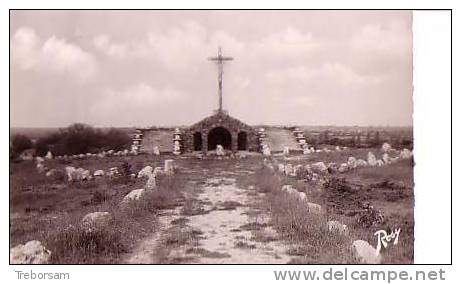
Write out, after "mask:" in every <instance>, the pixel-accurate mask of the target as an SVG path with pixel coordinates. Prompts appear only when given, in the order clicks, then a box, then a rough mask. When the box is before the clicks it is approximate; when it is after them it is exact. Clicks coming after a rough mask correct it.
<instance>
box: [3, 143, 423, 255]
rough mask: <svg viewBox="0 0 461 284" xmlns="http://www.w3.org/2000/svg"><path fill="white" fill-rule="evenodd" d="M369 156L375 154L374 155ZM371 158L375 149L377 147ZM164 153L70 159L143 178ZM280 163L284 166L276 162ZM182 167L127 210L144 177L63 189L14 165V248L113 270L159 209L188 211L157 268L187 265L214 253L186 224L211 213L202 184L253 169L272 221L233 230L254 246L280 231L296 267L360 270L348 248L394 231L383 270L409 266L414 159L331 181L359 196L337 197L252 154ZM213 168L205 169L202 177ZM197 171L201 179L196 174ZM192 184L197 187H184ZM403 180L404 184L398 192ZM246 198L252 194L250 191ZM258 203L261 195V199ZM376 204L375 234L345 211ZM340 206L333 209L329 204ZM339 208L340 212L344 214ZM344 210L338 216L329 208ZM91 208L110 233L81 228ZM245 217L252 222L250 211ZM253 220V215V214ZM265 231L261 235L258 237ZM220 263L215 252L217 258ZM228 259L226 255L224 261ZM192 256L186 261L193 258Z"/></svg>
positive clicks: (322, 157) (323, 157)
mask: <svg viewBox="0 0 461 284" xmlns="http://www.w3.org/2000/svg"><path fill="white" fill-rule="evenodd" d="M369 150H370V149H351V150H350V151H344V152H332V153H314V154H311V155H308V156H302V158H301V159H299V160H298V159H297V158H296V157H291V158H292V160H291V161H284V162H285V163H292V164H293V165H295V164H298V163H300V164H306V163H312V162H317V161H324V162H325V163H327V162H336V163H342V162H345V161H347V158H348V157H349V156H355V157H357V158H362V159H366V155H367V153H368V151H369ZM371 150H372V149H371ZM372 151H374V152H375V154H378V153H379V152H378V151H375V150H372ZM167 158H171V157H168V156H160V157H154V156H148V155H139V156H134V157H107V158H105V159H101V160H100V159H97V158H85V159H82V160H75V161H73V162H72V164H71V165H72V166H74V167H83V168H85V169H89V170H91V171H94V170H97V169H103V170H107V169H109V168H110V167H114V166H117V167H120V165H121V164H122V163H123V162H125V161H128V162H129V163H130V164H131V165H132V166H133V171H134V172H137V171H139V170H140V169H142V168H143V167H144V166H146V165H151V166H152V167H156V166H162V165H163V159H167ZM276 159H278V160H280V161H281V159H283V158H281V157H277V158H276ZM177 162H178V164H180V166H181V167H182V168H185V169H187V170H188V171H189V172H188V173H186V172H185V173H184V174H179V175H175V176H174V178H172V179H171V178H168V177H165V178H163V179H159V180H158V185H159V186H158V190H156V191H153V192H151V193H149V194H147V195H145V197H146V198H144V199H143V200H141V201H138V202H134V203H133V204H132V205H131V206H127V207H123V208H122V207H120V206H119V205H120V201H121V200H122V199H123V197H124V196H125V195H126V194H127V193H129V192H130V191H131V190H133V189H138V188H143V187H144V185H145V182H146V181H145V180H143V179H123V180H122V179H116V180H110V179H107V178H101V179H97V180H94V181H91V182H81V183H78V182H74V183H67V182H65V181H62V180H59V179H50V178H46V177H45V175H44V174H38V173H37V171H36V168H35V164H34V163H33V162H27V161H25V162H20V163H12V164H11V168H10V185H11V186H10V205H11V206H10V208H11V222H10V223H11V226H10V236H11V243H10V246H15V245H17V244H20V243H25V242H27V241H29V240H34V239H36V240H39V241H41V242H42V243H44V244H45V246H46V247H47V248H48V249H50V250H51V251H52V262H53V263H117V262H120V260H121V257H122V256H123V255H124V254H126V253H127V252H130V251H131V250H132V249H133V246H134V245H135V244H136V243H137V242H138V241H139V240H140V239H142V238H143V237H145V236H148V235H150V234H151V233H152V232H153V231H155V230H158V228H157V224H156V218H157V215H158V214H159V212H161V211H162V210H163V209H171V208H176V207H179V206H180V207H182V208H181V213H182V214H183V215H184V217H182V218H178V219H176V220H173V221H172V222H171V225H172V228H171V230H169V231H167V232H166V234H164V235H165V236H166V237H165V238H163V239H162V240H161V242H162V247H161V248H159V249H158V250H156V252H155V253H156V255H155V258H156V261H157V262H158V263H184V262H188V261H193V259H194V258H195V257H196V256H195V255H198V256H203V257H213V254H214V252H211V251H206V249H203V250H202V249H201V248H200V247H199V246H198V242H199V240H200V238H201V237H202V236H201V232H200V231H195V232H193V231H191V230H190V228H188V226H187V225H186V223H187V219H185V218H187V216H192V215H197V214H205V213H206V210H205V209H204V206H205V205H206V204H205V203H203V202H200V201H199V200H197V198H196V197H197V196H196V195H197V194H199V193H200V192H199V191H200V186H199V185H201V184H200V183H201V182H203V181H204V180H205V179H206V178H207V177H211V176H213V175H214V173H217V172H219V171H228V170H229V169H235V170H239V169H241V170H248V169H251V170H252V171H255V173H254V174H249V175H247V176H241V177H239V179H237V185H238V187H240V188H249V186H254V190H253V191H254V192H249V194H250V195H251V194H253V195H254V196H256V195H258V197H257V199H258V200H260V202H256V204H251V205H250V207H251V208H250V209H251V210H250V211H252V212H253V211H254V212H255V213H254V214H253V215H258V214H261V212H262V213H264V214H265V213H267V214H269V216H270V220H269V221H267V220H264V223H258V222H256V221H255V222H249V223H248V224H245V225H244V226H242V227H239V228H234V230H235V231H242V230H250V231H251V232H252V235H253V237H254V239H252V240H253V241H258V242H264V241H272V240H273V239H270V236H269V237H268V238H265V235H264V231H265V229H266V228H264V227H265V226H269V227H272V228H274V229H275V230H276V231H277V233H278V235H279V236H278V239H279V240H281V241H283V242H285V241H287V242H288V243H289V244H290V247H289V249H288V251H287V253H288V254H290V255H292V256H293V257H294V259H293V262H294V263H355V262H356V260H355V259H354V258H353V257H352V254H351V252H350V242H351V241H352V240H355V239H363V240H366V241H368V242H369V243H370V244H371V245H373V246H375V245H376V240H375V236H374V235H373V234H374V232H375V231H376V230H378V229H388V230H392V229H395V228H398V227H400V228H401V229H402V232H401V234H400V239H399V244H398V245H397V246H392V245H391V246H389V247H388V248H387V249H386V250H384V251H383V252H382V256H383V262H384V263H412V262H413V242H414V236H413V227H414V219H413V199H414V198H413V190H412V189H413V172H412V166H413V164H412V162H411V161H401V162H398V163H395V164H392V165H390V166H384V167H380V168H362V169H357V170H353V171H350V172H347V173H344V174H337V175H335V177H338V178H345V180H346V182H347V184H352V185H353V189H354V191H350V192H348V191H346V192H343V193H341V194H339V193H338V192H331V191H329V190H328V189H326V188H323V187H322V185H316V184H310V183H305V182H302V181H298V180H297V179H296V178H292V177H290V178H288V177H284V176H279V175H274V174H273V173H270V172H268V171H267V170H264V169H262V160H261V158H259V157H250V158H248V159H246V160H245V161H244V162H243V161H242V162H236V161H235V160H219V161H218V160H212V159H210V160H206V161H205V162H204V161H201V160H197V159H177ZM46 165H47V167H48V168H50V169H52V168H56V169H63V168H64V167H65V166H67V165H69V164H68V163H64V162H63V161H59V160H52V161H46ZM205 169H206V170H208V171H205ZM197 173H200V174H197ZM186 182H187V184H196V185H197V186H188V187H185V186H186ZM401 183H403V185H404V186H403V187H399V186H393V185H400V184H401ZM284 184H292V185H293V186H294V187H295V188H297V189H298V190H300V191H304V192H306V194H307V196H308V200H309V202H314V203H318V204H320V205H322V207H324V208H325V209H326V214H325V215H314V214H310V213H309V212H307V210H306V207H305V205H303V204H300V203H299V201H298V200H296V199H293V198H291V197H289V196H288V195H287V194H285V193H283V192H281V191H280V190H279V189H280V188H281V186H282V185H284ZM249 191H251V190H250V189H249ZM259 196H261V197H259ZM363 201H367V202H370V203H371V204H372V205H373V206H374V207H375V208H377V209H379V210H380V211H382V212H383V214H384V215H385V221H384V223H382V224H380V226H379V227H371V228H363V227H360V226H358V225H357V224H356V222H355V218H354V216H348V215H347V214H345V212H346V211H348V210H350V209H357V210H358V209H359V207H360V204H361V202H363ZM222 205H223V206H222V207H223V208H222V209H224V210H233V209H235V208H236V207H238V206H241V204H238V203H234V202H227V203H223V204H222ZM332 205H335V206H336V207H331V206H332ZM341 206H343V208H340V207H341ZM333 209H341V210H342V212H341V211H338V210H333ZM95 211H108V212H110V213H111V214H112V216H113V220H112V221H111V222H112V223H110V224H109V225H108V227H103V228H101V229H100V230H99V231H97V232H96V231H95V232H91V233H88V232H86V231H84V230H83V229H82V228H81V227H80V220H81V219H82V217H83V216H84V215H86V214H87V213H90V212H95ZM248 214H249V216H250V215H251V214H250V213H248ZM250 217H251V216H250ZM328 220H338V221H340V222H341V223H343V224H346V225H347V226H348V228H349V231H350V234H349V236H348V237H345V236H341V235H338V234H332V233H329V232H328V231H327V229H326V227H325V224H326V222H327V221H328ZM260 233H261V234H260ZM236 242H237V243H236V244H235V245H236V246H241V247H242V248H248V249H251V248H252V246H254V245H253V244H251V243H247V242H246V241H245V240H236ZM181 245H187V246H192V248H193V249H191V250H190V251H189V252H190V253H189V256H186V257H184V258H179V257H176V256H171V255H169V253H170V252H171V251H172V248H175V247H178V246H181ZM214 256H215V257H219V255H214ZM223 257H224V256H223ZM189 258H190V259H189Z"/></svg>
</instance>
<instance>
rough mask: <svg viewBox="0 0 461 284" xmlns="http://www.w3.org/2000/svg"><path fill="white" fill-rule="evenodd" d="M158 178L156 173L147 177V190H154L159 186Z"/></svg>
mask: <svg viewBox="0 0 461 284" xmlns="http://www.w3.org/2000/svg"><path fill="white" fill-rule="evenodd" d="M156 179H157V177H156V176H155V175H154V174H151V175H149V179H147V182H146V189H147V190H152V189H154V188H155V187H156V186H157V182H156Z"/></svg>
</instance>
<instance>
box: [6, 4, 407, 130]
mask: <svg viewBox="0 0 461 284" xmlns="http://www.w3.org/2000/svg"><path fill="white" fill-rule="evenodd" d="M411 22H412V16H411V12H407V11H402V12H398V11H356V12H354V11H12V12H11V26H10V28H11V31H10V48H11V63H10V66H11V80H10V82H11V96H10V98H11V101H10V103H11V114H10V115H11V125H12V126H46V127H48V126H66V125H68V124H70V123H74V122H84V123H89V124H92V125H95V126H151V125H188V124H191V123H194V122H196V121H198V120H200V119H201V118H203V117H204V116H207V115H210V114H211V113H212V110H214V109H216V108H217V102H218V99H217V67H216V66H215V65H214V64H213V63H211V62H209V61H207V57H209V56H213V55H214V54H216V53H217V48H218V46H222V49H223V52H224V54H225V55H229V56H233V57H234V58H235V60H234V61H232V62H231V63H229V64H227V65H226V66H225V74H224V98H223V101H224V108H225V109H227V110H228V111H229V114H230V115H232V116H234V117H237V118H239V119H241V120H243V121H245V122H247V123H249V124H260V123H269V124H285V123H286V124H297V125H411V124H412V107H413V106H412V33H411Z"/></svg>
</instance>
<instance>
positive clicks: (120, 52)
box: [93, 34, 128, 58]
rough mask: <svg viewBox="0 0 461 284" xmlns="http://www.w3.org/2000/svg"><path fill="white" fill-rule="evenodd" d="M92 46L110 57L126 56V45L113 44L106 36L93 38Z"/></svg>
mask: <svg viewBox="0 0 461 284" xmlns="http://www.w3.org/2000/svg"><path fill="white" fill-rule="evenodd" d="M93 44H94V46H95V47H96V48H97V49H98V50H100V51H102V52H103V53H106V54H107V55H109V56H111V57H116V58H124V57H126V56H127V51H128V45H126V44H117V43H114V42H112V41H111V39H110V38H109V36H108V35H105V34H101V35H98V36H97V37H96V38H94V40H93Z"/></svg>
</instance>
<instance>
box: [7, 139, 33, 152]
mask: <svg viewBox="0 0 461 284" xmlns="http://www.w3.org/2000/svg"><path fill="white" fill-rule="evenodd" d="M11 146H12V150H13V153H15V154H20V153H21V152H22V151H24V150H26V149H29V148H32V141H31V140H30V139H29V137H27V136H25V135H21V134H18V135H15V136H14V137H13V139H12V141H11Z"/></svg>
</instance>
